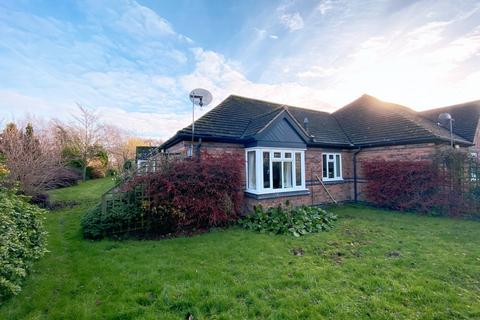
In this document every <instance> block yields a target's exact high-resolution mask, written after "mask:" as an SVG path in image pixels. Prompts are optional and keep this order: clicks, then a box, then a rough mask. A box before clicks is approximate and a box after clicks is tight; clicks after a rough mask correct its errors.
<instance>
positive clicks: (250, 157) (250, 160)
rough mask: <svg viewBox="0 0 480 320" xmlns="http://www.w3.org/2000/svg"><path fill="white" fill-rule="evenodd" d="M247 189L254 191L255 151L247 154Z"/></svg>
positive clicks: (255, 184)
mask: <svg viewBox="0 0 480 320" xmlns="http://www.w3.org/2000/svg"><path fill="white" fill-rule="evenodd" d="M247 168H248V189H256V186H257V183H256V181H255V180H256V171H255V169H256V168H255V151H248V153H247Z"/></svg>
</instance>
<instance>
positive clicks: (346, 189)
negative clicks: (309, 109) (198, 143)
mask: <svg viewBox="0 0 480 320" xmlns="http://www.w3.org/2000/svg"><path fill="white" fill-rule="evenodd" d="M188 145H189V143H188V142H186V143H183V142H180V143H178V144H176V145H174V146H172V147H171V148H169V149H168V150H167V151H169V152H186V150H187V148H188ZM441 147H445V146H443V145H441V146H440V145H436V144H434V143H425V144H411V145H401V146H388V147H376V148H367V149H363V150H362V151H361V152H360V153H359V154H358V156H357V177H358V178H357V180H358V185H357V186H358V196H359V198H358V199H359V200H364V198H363V187H364V186H365V182H366V180H365V177H364V175H363V170H362V163H364V162H366V161H369V160H379V159H383V160H431V158H432V155H433V154H434V152H435V150H436V149H438V148H441ZM201 150H202V151H207V152H208V153H211V154H212V153H213V154H215V153H224V152H227V153H231V154H236V155H238V157H240V158H241V159H245V148H244V146H243V145H241V144H233V143H216V142H203V143H202V147H201ZM354 151H355V150H338V149H326V148H309V149H308V150H307V151H306V152H305V180H306V186H307V188H308V189H309V191H310V194H309V195H304V196H286V197H279V198H273V199H263V200H257V199H253V198H249V197H245V201H244V203H245V212H248V211H250V210H251V209H252V207H253V206H254V205H258V204H262V205H263V206H264V207H269V206H275V205H278V204H281V203H284V202H285V201H286V200H289V201H290V202H291V203H292V204H293V205H302V204H305V205H315V204H322V203H329V202H332V200H331V198H330V197H329V196H328V194H327V192H326V191H325V189H324V188H323V186H322V185H321V183H320V182H319V181H318V179H317V175H318V177H320V178H321V177H322V153H324V152H334V153H341V154H342V176H343V181H341V182H325V186H326V188H327V189H328V191H329V192H330V194H331V195H332V196H333V198H334V199H335V200H337V201H339V202H342V201H350V200H354V187H353V178H354V177H353V153H354ZM243 174H244V175H243V180H244V181H245V172H244V173H243ZM244 186H245V183H243V185H242V188H244Z"/></svg>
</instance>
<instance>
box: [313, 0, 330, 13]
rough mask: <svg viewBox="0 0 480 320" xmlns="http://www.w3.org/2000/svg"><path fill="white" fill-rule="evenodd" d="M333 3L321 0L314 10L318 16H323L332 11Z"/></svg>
mask: <svg viewBox="0 0 480 320" xmlns="http://www.w3.org/2000/svg"><path fill="white" fill-rule="evenodd" d="M333 7H334V6H333V1H330V0H322V1H320V3H319V4H318V6H317V7H316V8H315V10H317V11H319V12H320V14H321V15H322V16H323V15H325V14H326V13H327V12H328V11H330V10H332V9H333Z"/></svg>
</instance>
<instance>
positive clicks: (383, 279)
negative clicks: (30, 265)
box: [0, 180, 480, 319]
mask: <svg viewBox="0 0 480 320" xmlns="http://www.w3.org/2000/svg"><path fill="white" fill-rule="evenodd" d="M109 185H110V182H108V181H107V180H103V181H92V182H88V183H85V184H82V185H80V186H78V187H74V188H69V189H63V190H58V191H56V192H55V195H54V198H56V199H76V200H81V201H82V202H83V203H85V205H83V207H82V206H80V207H77V208H74V209H66V210H62V211H57V212H53V213H50V214H49V216H48V220H47V225H48V229H49V231H50V237H49V249H50V251H51V252H50V253H49V254H48V255H47V256H46V257H45V258H43V259H42V260H41V261H39V262H38V263H37V264H36V266H35V270H34V272H33V274H32V275H30V277H29V279H28V281H27V283H26V285H25V287H24V290H23V292H22V293H21V294H20V295H19V296H18V297H15V298H13V299H11V300H10V301H9V302H7V304H6V305H5V306H3V307H1V308H0V318H5V319H23V318H34V319H69V318H70V319H82V318H84V319H91V318H107V319H134V318H145V319H158V318H161V319H184V318H185V315H186V314H187V313H189V312H192V313H193V314H194V315H195V319H207V318H208V319H212V318H216V319H241V318H244V319H246V318H255V317H256V318H272V319H285V318H315V319H318V318H337V319H353V318H357V319H372V318H373V319H399V318H400V319H401V318H408V319H417V318H418V319H434V318H435V319H463V318H480V234H479V230H480V223H479V222H471V221H458V220H450V219H442V218H431V217H417V216H413V215H405V214H399V213H391V212H384V211H378V210H372V209H366V208H361V207H360V208H353V207H344V208H341V209H338V210H337V212H338V214H339V216H340V220H339V222H338V226H337V228H336V229H335V231H332V232H329V233H321V234H316V235H311V236H305V237H303V238H300V239H296V238H293V237H289V236H274V235H265V234H256V233H253V232H247V231H244V230H240V229H235V228H233V229H230V230H218V231H214V232H211V233H208V234H204V235H201V236H196V237H193V238H180V239H173V240H162V241H124V242H115V241H100V242H90V241H85V240H82V239H81V236H80V233H79V219H80V217H81V216H82V214H83V212H84V210H85V206H87V203H89V202H90V203H91V200H93V199H95V198H97V197H98V196H99V193H100V192H101V191H102V190H104V189H106V188H108V187H109ZM294 247H302V248H303V249H304V250H305V255H304V256H293V255H292V254H291V252H290V250H291V249H292V248H294ZM393 252H395V253H399V254H400V256H395V253H393ZM392 253H393V254H392Z"/></svg>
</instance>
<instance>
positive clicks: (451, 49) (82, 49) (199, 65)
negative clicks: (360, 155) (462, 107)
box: [0, 0, 480, 139]
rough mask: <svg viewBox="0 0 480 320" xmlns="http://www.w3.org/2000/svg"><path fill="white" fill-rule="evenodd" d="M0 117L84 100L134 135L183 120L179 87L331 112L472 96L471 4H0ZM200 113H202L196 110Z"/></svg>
mask: <svg viewBox="0 0 480 320" xmlns="http://www.w3.org/2000/svg"><path fill="white" fill-rule="evenodd" d="M0 39H1V41H0V120H1V121H9V120H11V119H17V120H18V119H21V118H22V117H24V116H25V115H28V116H34V117H40V118H51V117H56V118H59V119H68V118H69V116H70V115H71V113H72V112H73V111H74V110H75V104H76V103H81V104H84V105H86V106H89V107H91V108H95V109H97V110H98V111H99V113H100V114H101V115H102V117H103V119H104V120H105V121H106V122H109V123H112V124H116V125H118V126H121V127H122V128H124V129H126V130H128V131H129V132H131V133H132V134H137V135H142V136H146V137H157V138H163V139H165V138H168V137H169V136H170V135H172V134H173V133H174V132H175V131H176V130H178V129H180V128H182V127H183V126H184V125H186V124H188V122H189V120H190V117H191V106H190V104H189V101H188V92H189V91H190V90H191V89H193V88H196V87H203V88H206V89H208V90H210V91H211V92H212V93H213V95H214V102H213V104H212V106H210V108H211V107H213V106H214V105H215V104H217V103H218V102H220V101H221V100H222V99H224V98H225V97H227V96H228V95H229V94H240V95H244V96H249V97H254V98H260V99H265V100H270V101H275V102H280V103H285V104H291V105H297V106H303V107H309V108H314V109H318V110H326V111H333V110H335V109H337V108H339V107H341V106H343V105H345V104H346V103H348V102H350V101H352V100H354V99H355V98H357V97H358V96H360V95H361V94H363V93H369V94H371V95H375V96H377V97H379V98H381V99H384V100H388V101H393V102H397V103H401V104H405V105H407V106H410V107H412V108H414V109H417V110H421V109H426V108H429V107H434V106H443V105H448V104H454V103H460V102H465V101H469V100H476V99H480V85H479V83H480V3H479V2H478V1H407V0H403V1H342V0H339V1H334V0H318V1H301V0H297V1H251V0H245V1H220V0H212V1H200V0H195V1H193V0H190V1H182V0H178V1H173V0H172V1H154V0H144V1H141V0H138V1H133V0H116V1H96V0H87V1H39V0H35V1H33V0H32V1H26V0H16V1H9V0H2V1H1V2H0ZM208 109H209V108H205V110H201V111H199V112H198V113H199V114H200V115H201V114H202V113H205V112H206V111H208Z"/></svg>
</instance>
